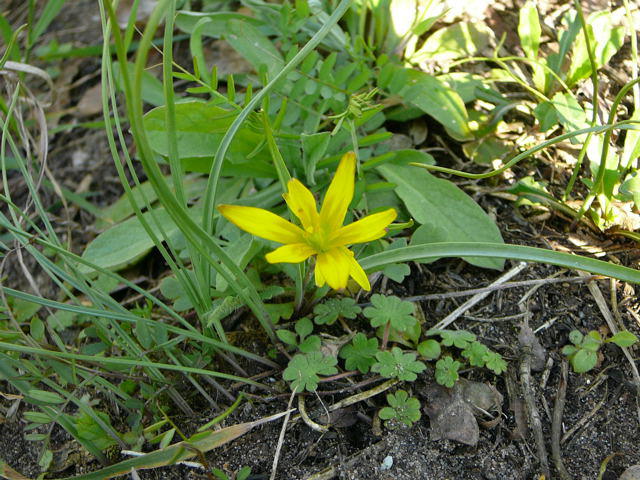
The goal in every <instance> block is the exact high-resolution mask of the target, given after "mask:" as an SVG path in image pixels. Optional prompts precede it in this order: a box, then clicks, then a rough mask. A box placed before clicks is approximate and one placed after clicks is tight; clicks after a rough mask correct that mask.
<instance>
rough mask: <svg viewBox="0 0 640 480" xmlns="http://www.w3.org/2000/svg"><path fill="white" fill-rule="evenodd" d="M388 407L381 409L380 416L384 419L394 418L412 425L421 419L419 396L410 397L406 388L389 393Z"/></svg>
mask: <svg viewBox="0 0 640 480" xmlns="http://www.w3.org/2000/svg"><path fill="white" fill-rule="evenodd" d="M387 403H388V404H389V406H388V407H384V408H382V409H381V410H380V413H379V416H380V418H381V419H382V420H391V419H394V420H396V421H398V422H402V423H404V424H405V425H406V426H408V427H410V426H411V425H413V424H414V423H416V422H417V421H418V420H420V401H419V400H418V399H417V398H414V397H409V394H408V393H407V392H406V391H404V390H398V391H397V392H396V393H390V394H388V395H387Z"/></svg>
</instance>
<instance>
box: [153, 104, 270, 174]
mask: <svg viewBox="0 0 640 480" xmlns="http://www.w3.org/2000/svg"><path fill="white" fill-rule="evenodd" d="M175 111H176V127H175V128H176V137H177V141H178V156H179V157H180V158H181V159H183V161H185V160H188V161H185V168H187V169H188V170H193V171H200V172H203V173H209V170H210V168H211V162H212V159H213V156H214V154H215V152H216V150H217V148H218V146H219V145H220V141H221V140H222V137H223V136H224V134H225V133H226V131H227V130H228V129H229V127H230V126H231V123H232V122H233V121H234V119H235V118H236V116H237V114H238V112H234V111H229V110H225V109H223V108H220V107H218V106H215V105H213V104H211V103H205V102H198V101H192V102H185V103H178V104H176V105H175ZM257 125H258V121H257V119H255V118H253V117H249V120H248V121H247V122H245V123H244V124H243V126H242V127H241V128H240V129H239V130H238V133H237V134H236V136H235V137H234V140H233V142H232V143H231V146H230V147H229V151H228V153H227V158H228V160H229V161H228V162H227V161H225V164H224V166H223V174H236V173H244V175H245V176H246V175H252V176H253V175H255V176H260V177H264V176H266V177H270V178H276V176H277V175H276V172H275V169H274V168H273V166H272V165H271V163H270V156H269V153H268V151H267V149H266V148H264V145H266V144H265V142H264V134H263V133H262V129H261V128H259V127H257ZM144 126H145V130H146V131H147V135H148V136H149V142H150V144H151V146H152V148H153V149H154V151H155V152H157V153H159V154H160V155H162V156H165V157H166V156H167V155H168V153H169V149H168V136H167V128H166V124H165V108H164V107H159V108H154V109H153V110H151V111H150V112H148V113H147V114H145V116H144ZM234 167H235V168H234Z"/></svg>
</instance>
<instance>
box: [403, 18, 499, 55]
mask: <svg viewBox="0 0 640 480" xmlns="http://www.w3.org/2000/svg"><path fill="white" fill-rule="evenodd" d="M492 37H493V32H492V31H491V30H490V29H489V28H488V27H487V26H486V25H485V24H484V23H483V22H478V21H476V22H473V23H472V22H457V23H454V24H453V25H451V26H449V27H445V28H441V29H440V30H438V31H436V32H434V33H432V34H431V35H430V36H429V37H428V38H427V39H426V40H425V42H424V43H423V44H422V46H421V47H420V48H419V49H418V50H417V51H416V52H415V54H413V55H412V56H411V61H412V62H417V63H419V62H425V61H429V62H433V61H440V62H444V61H451V60H456V59H458V58H465V57H473V56H475V55H477V54H478V52H480V51H481V50H483V49H484V48H485V47H487V45H488V44H489V41H490V40H491V38H492Z"/></svg>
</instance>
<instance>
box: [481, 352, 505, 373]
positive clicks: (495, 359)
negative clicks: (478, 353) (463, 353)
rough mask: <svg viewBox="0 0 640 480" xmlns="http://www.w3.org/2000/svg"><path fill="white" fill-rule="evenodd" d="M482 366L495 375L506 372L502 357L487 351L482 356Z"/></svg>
mask: <svg viewBox="0 0 640 480" xmlns="http://www.w3.org/2000/svg"><path fill="white" fill-rule="evenodd" d="M484 365H485V366H486V367H487V368H488V369H489V370H491V371H492V372H493V373H495V374H496V375H500V374H501V373H503V372H506V371H507V362H505V361H504V359H503V358H502V355H500V354H499V353H497V352H494V351H492V350H488V351H487V353H486V354H485V356H484Z"/></svg>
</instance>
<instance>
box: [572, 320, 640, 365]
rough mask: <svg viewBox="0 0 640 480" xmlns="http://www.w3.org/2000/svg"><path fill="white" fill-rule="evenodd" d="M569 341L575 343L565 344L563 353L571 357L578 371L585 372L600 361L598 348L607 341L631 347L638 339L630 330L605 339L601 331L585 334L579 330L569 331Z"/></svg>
mask: <svg viewBox="0 0 640 480" xmlns="http://www.w3.org/2000/svg"><path fill="white" fill-rule="evenodd" d="M569 341H570V342H571V343H572V344H573V345H565V346H564V348H563V349H562V353H563V354H565V355H566V356H567V357H568V358H569V362H570V363H571V366H572V367H573V371H574V372H576V373H585V372H588V371H589V370H591V369H592V368H593V367H595V366H596V363H598V350H600V347H602V345H604V344H605V343H615V344H616V345H618V346H619V347H630V346H631V345H633V344H634V343H636V342H637V341H638V337H636V336H635V335H634V334H633V333H631V332H629V331H628V330H623V331H622V332H618V333H616V334H615V335H614V336H612V337H610V338H607V339H603V338H602V335H600V333H598V332H596V331H595V330H591V331H590V332H589V333H587V334H586V335H583V334H582V333H581V332H580V331H579V330H572V331H571V333H569Z"/></svg>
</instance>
